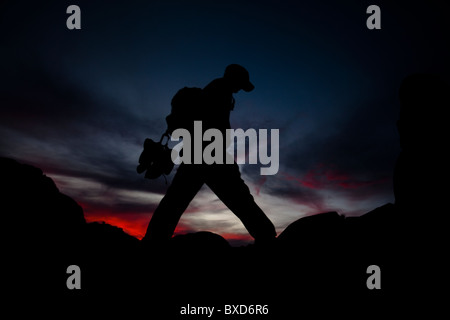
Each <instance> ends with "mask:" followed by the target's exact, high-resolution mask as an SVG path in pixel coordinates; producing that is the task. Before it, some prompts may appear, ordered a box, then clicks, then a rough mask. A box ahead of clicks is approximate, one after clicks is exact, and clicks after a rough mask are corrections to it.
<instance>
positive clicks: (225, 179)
mask: <svg viewBox="0 0 450 320" xmlns="http://www.w3.org/2000/svg"><path fill="white" fill-rule="evenodd" d="M206 184H207V185H208V186H209V187H210V188H211V190H212V191H213V192H214V193H215V194H216V195H217V196H218V197H219V199H220V200H222V201H223V203H224V204H225V205H226V206H227V207H228V208H229V209H230V210H231V211H232V212H233V213H234V214H235V215H236V216H237V217H238V218H239V219H240V220H241V221H242V223H243V224H244V226H245V228H247V230H248V232H249V233H250V235H251V236H252V237H253V238H255V240H256V242H270V241H272V240H273V239H274V238H275V237H276V231H275V227H274V225H273V223H272V222H271V221H270V220H269V218H267V216H266V215H265V214H264V212H263V211H262V210H261V208H260V207H259V206H258V205H257V204H256V202H255V200H254V199H253V196H252V195H251V194H250V190H249V188H248V187H247V185H246V184H245V182H244V180H242V178H241V174H240V172H239V167H238V165H237V164H232V165H230V164H226V165H225V164H222V165H221V164H217V165H211V167H210V168H209V171H208V175H207V178H206Z"/></svg>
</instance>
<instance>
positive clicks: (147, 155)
mask: <svg viewBox="0 0 450 320" xmlns="http://www.w3.org/2000/svg"><path fill="white" fill-rule="evenodd" d="M203 105H204V104H203V91H202V89H201V88H188V87H184V88H182V89H180V90H178V92H177V93H176V94H175V96H174V97H173V98H172V101H171V107H172V108H171V112H170V114H169V115H168V116H167V117H166V122H167V130H166V132H165V133H164V134H163V135H162V136H161V139H160V140H159V142H155V141H153V140H152V139H149V138H147V139H145V141H144V150H143V151H142V153H141V155H140V157H139V165H138V166H137V168H136V170H137V172H138V173H143V172H144V171H146V173H145V178H147V179H156V178H158V177H160V176H161V175H163V176H164V179H165V178H166V177H165V176H166V175H168V174H170V172H171V171H172V169H173V167H174V163H173V161H172V158H171V152H172V150H171V149H170V148H169V147H168V145H167V144H168V142H169V138H170V135H171V134H172V132H173V131H174V130H176V129H179V128H184V129H187V130H189V131H190V132H192V129H193V125H194V120H198V119H200V117H201V113H202V107H203ZM164 137H167V142H166V143H165V144H163V143H162V141H163V140H164ZM166 183H167V180H166Z"/></svg>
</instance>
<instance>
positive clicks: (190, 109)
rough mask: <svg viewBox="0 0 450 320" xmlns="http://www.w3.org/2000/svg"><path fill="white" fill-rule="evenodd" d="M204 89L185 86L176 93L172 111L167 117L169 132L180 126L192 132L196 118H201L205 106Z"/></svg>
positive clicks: (172, 102)
mask: <svg viewBox="0 0 450 320" xmlns="http://www.w3.org/2000/svg"><path fill="white" fill-rule="evenodd" d="M203 100H204V98H203V90H202V89H201V88H195V87H192V88H188V87H184V88H182V89H180V90H178V92H177V93H176V94H175V96H174V97H173V98H172V101H171V106H172V109H171V112H170V114H169V115H168V116H167V117H166V122H167V131H166V133H167V134H169V135H170V134H172V132H173V131H174V130H176V129H179V128H184V129H187V130H189V131H191V132H192V128H193V124H194V120H199V119H201V112H202V108H203Z"/></svg>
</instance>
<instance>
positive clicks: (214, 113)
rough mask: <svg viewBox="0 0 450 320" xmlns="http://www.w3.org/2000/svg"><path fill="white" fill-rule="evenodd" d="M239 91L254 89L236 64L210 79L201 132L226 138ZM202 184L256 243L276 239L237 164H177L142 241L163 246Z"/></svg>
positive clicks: (245, 71)
mask: <svg viewBox="0 0 450 320" xmlns="http://www.w3.org/2000/svg"><path fill="white" fill-rule="evenodd" d="M241 89H242V90H244V91H246V92H250V91H252V90H253V89H254V86H253V84H252V83H251V82H250V80H249V74H248V71H247V70H246V69H245V68H244V67H242V66H240V65H237V64H232V65H229V66H228V67H227V68H226V70H225V74H224V76H223V77H222V78H218V79H215V80H213V81H212V82H211V83H210V84H208V85H207V86H206V87H205V88H204V89H203V98H204V104H203V107H202V109H201V112H200V113H201V114H200V115H197V116H196V117H197V118H196V119H195V120H201V121H202V125H203V131H206V130H207V129H210V128H215V129H219V130H220V131H221V132H222V134H224V135H225V133H226V132H225V131H226V129H230V128H231V127H230V119H229V118H230V111H231V110H233V108H234V98H233V93H237V92H238V91H239V90H241ZM223 140H224V141H225V139H223ZM225 148H226V146H225ZM223 154H224V155H225V150H224V153H223ZM224 163H225V162H224ZM204 183H206V185H208V187H210V188H211V190H212V191H213V192H214V193H215V194H216V195H217V196H218V197H219V199H220V200H222V202H223V203H224V204H225V205H226V206H227V207H228V208H229V209H230V210H231V211H232V212H233V213H234V214H235V215H236V216H237V217H238V218H239V219H240V220H241V221H242V223H243V224H244V226H245V227H246V228H247V230H248V232H249V233H250V235H251V236H252V237H253V238H255V243H269V242H271V241H272V240H273V239H275V237H276V231H275V227H274V226H273V224H272V222H271V221H270V220H269V219H268V218H267V216H266V215H265V214H264V212H263V211H262V210H261V209H260V208H259V206H258V205H257V204H256V203H255V201H254V199H253V197H252V195H251V194H250V190H249V188H248V187H247V185H246V184H245V182H244V181H243V180H242V178H241V175H240V172H239V167H238V165H237V164H236V163H233V164H216V163H214V164H210V165H208V164H205V163H203V164H181V165H180V167H179V168H178V170H177V173H176V174H175V176H174V178H173V181H172V184H171V185H170V187H169V188H168V190H167V193H166V195H165V196H164V198H163V199H162V200H161V202H160V204H159V206H158V207H157V208H156V210H155V212H154V213H153V216H152V219H151V221H150V223H149V226H148V229H147V233H146V235H145V237H144V239H143V240H144V242H148V243H151V244H156V245H160V244H165V243H166V242H167V241H168V240H169V239H170V238H171V237H172V235H173V233H174V231H175V227H176V225H177V223H178V221H179V219H180V217H181V215H182V214H183V212H184V211H185V210H186V208H187V207H188V205H189V203H190V202H191V200H192V199H193V198H194V196H195V195H196V194H197V192H198V191H199V190H200V188H201V187H202V186H203V184H204Z"/></svg>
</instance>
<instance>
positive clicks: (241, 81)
mask: <svg viewBox="0 0 450 320" xmlns="http://www.w3.org/2000/svg"><path fill="white" fill-rule="evenodd" d="M223 77H224V79H226V80H227V81H228V83H229V84H230V86H231V89H232V91H233V92H238V91H239V90H241V89H242V90H244V91H245V92H250V91H252V90H253V89H255V86H254V85H253V84H252V83H251V82H250V76H249V74H248V71H247V70H246V69H245V68H244V67H243V66H240V65H238V64H230V65H229V66H228V67H226V69H225V74H224V75H223Z"/></svg>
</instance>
